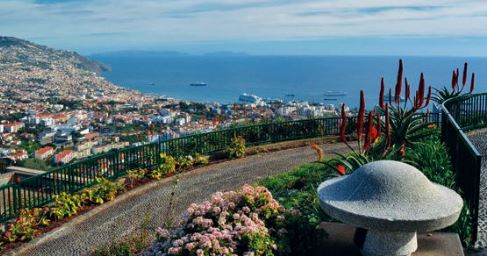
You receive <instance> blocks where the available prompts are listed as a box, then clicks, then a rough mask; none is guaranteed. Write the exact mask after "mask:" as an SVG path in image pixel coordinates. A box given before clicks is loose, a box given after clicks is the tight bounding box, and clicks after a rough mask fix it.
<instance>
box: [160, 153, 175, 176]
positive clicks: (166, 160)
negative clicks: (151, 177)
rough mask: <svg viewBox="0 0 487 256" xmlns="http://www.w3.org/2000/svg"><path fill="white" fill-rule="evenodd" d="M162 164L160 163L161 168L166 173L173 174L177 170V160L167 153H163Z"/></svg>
mask: <svg viewBox="0 0 487 256" xmlns="http://www.w3.org/2000/svg"><path fill="white" fill-rule="evenodd" d="M160 157H161V164H160V165H159V169H160V171H161V172H162V173H164V174H172V173H175V172H176V164H177V161H176V159H174V157H172V156H170V155H167V154H165V153H161V155H160Z"/></svg>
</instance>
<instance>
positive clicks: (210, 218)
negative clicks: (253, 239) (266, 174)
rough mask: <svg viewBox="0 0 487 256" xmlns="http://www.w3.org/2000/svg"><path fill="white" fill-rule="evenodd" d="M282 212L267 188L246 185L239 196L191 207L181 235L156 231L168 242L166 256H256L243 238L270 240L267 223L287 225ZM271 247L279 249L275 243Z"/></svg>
mask: <svg viewBox="0 0 487 256" xmlns="http://www.w3.org/2000/svg"><path fill="white" fill-rule="evenodd" d="M283 211H284V208H283V207H281V206H280V205H279V203H278V202H277V201H276V200H274V199H273V197H272V194H271V193H270V192H269V191H268V190H267V189H266V188H265V187H252V186H250V185H244V186H243V187H242V189H241V190H239V191H237V192H236V191H229V192H224V193H222V192H217V193H215V194H213V195H212V196H211V199H210V200H209V201H205V202H203V203H200V204H194V203H193V204H191V205H190V207H189V208H188V209H187V211H186V212H185V215H184V217H183V221H182V222H181V227H180V228H179V229H178V230H179V231H178V232H174V231H173V232H172V233H171V232H169V231H168V230H166V229H162V228H158V229H157V230H156V231H157V233H158V236H159V238H160V239H161V240H163V241H165V242H166V243H165V245H166V246H165V247H163V249H162V250H163V255H255V256H257V255H260V254H259V252H257V251H254V250H252V248H250V246H249V245H248V244H245V241H246V240H245V239H243V238H244V237H245V236H247V235H254V236H255V235H256V236H257V237H270V234H269V229H268V228H267V227H266V223H269V222H282V221H284V217H283V216H282V213H283ZM280 232H283V231H280ZM271 241H272V240H271ZM268 246H269V248H272V249H273V250H275V249H276V245H275V244H273V243H272V244H269V245H268Z"/></svg>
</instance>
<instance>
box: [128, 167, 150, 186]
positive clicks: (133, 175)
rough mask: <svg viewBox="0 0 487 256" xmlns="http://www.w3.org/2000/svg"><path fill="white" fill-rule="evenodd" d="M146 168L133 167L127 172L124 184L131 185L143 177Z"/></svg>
mask: <svg viewBox="0 0 487 256" xmlns="http://www.w3.org/2000/svg"><path fill="white" fill-rule="evenodd" d="M145 174H146V170H144V169H142V168H141V169H135V170H130V171H128V172H127V177H126V179H125V185H126V186H128V187H133V186H134V185H135V183H137V181H139V180H142V179H143V178H144V177H145Z"/></svg>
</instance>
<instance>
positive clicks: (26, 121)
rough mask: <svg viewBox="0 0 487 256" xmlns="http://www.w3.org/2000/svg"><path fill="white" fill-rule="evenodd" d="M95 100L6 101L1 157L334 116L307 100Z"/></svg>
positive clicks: (42, 158)
mask: <svg viewBox="0 0 487 256" xmlns="http://www.w3.org/2000/svg"><path fill="white" fill-rule="evenodd" d="M93 98H94V99H86V98H85V99H81V98H79V99H62V100H60V101H59V102H56V103H49V104H46V103H44V102H39V101H36V100H32V101H30V102H28V103H26V102H20V101H15V100H12V99H9V101H10V102H11V106H15V108H12V109H10V110H9V111H5V109H2V110H3V111H2V120H1V122H0V155H1V157H3V158H9V159H11V160H12V161H15V162H19V163H23V162H24V163H25V162H27V163H29V162H32V161H35V162H33V163H32V164H34V163H35V164H36V166H45V168H48V167H49V166H58V165H62V164H67V163H69V162H72V161H73V160H75V159H81V158H85V157H89V156H92V155H96V154H100V153H103V152H108V151H110V150H112V149H118V148H123V147H127V146H131V145H140V144H143V143H149V142H153V141H157V140H166V139H171V138H177V137H180V136H184V135H188V134H192V133H195V132H204V131H212V130H215V129H222V128H226V127H231V126H235V125H238V124H248V123H250V122H253V123H255V122H265V121H271V120H275V119H278V118H281V119H282V120H298V119H303V118H317V117H324V116H336V115H337V112H336V109H335V107H334V106H333V105H326V106H325V105H316V104H315V105H313V104H309V103H307V102H287V103H283V102H280V101H274V102H267V103H266V102H255V103H250V102H239V103H235V104H226V105H222V104H219V103H206V104H202V103H194V102H188V101H180V100H175V99H170V98H157V97H156V98H155V97H148V96H143V95H140V94H137V93H135V94H133V96H132V97H130V100H125V101H122V100H119V101H115V100H112V99H111V98H108V97H99V98H97V97H93ZM29 159H32V160H29ZM39 162H44V164H39ZM28 165H29V164H27V166H28Z"/></svg>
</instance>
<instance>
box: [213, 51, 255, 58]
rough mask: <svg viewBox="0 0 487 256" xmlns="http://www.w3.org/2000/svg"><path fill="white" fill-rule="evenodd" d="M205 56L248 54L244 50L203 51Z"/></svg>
mask: <svg viewBox="0 0 487 256" xmlns="http://www.w3.org/2000/svg"><path fill="white" fill-rule="evenodd" d="M205 55H206V56H222V57H225V56H249V54H248V53H246V52H232V51H220V52H209V53H205Z"/></svg>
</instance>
